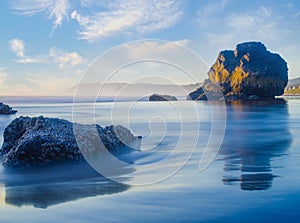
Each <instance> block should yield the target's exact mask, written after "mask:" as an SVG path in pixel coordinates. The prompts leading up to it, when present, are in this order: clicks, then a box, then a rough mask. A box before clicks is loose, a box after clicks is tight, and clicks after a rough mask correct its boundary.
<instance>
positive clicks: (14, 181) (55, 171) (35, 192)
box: [0, 164, 129, 208]
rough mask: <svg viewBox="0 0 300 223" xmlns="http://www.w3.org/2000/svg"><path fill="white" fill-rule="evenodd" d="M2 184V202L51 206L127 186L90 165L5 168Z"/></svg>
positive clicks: (40, 206)
mask: <svg viewBox="0 0 300 223" xmlns="http://www.w3.org/2000/svg"><path fill="white" fill-rule="evenodd" d="M1 178H2V179H1V182H4V185H1V186H0V187H1V188H0V191H1V192H0V196H1V198H2V200H3V203H2V204H1V205H3V204H4V205H7V204H9V205H14V206H23V205H27V206H34V207H36V208H47V207H49V206H51V205H56V204H60V203H65V202H70V201H74V200H78V199H82V198H87V197H94V196H99V195H108V194H114V193H120V192H123V191H126V190H128V189H129V186H128V185H125V184H121V183H117V182H114V181H111V180H108V179H106V178H104V177H102V176H101V175H99V174H98V173H97V172H96V171H94V170H93V169H92V168H91V167H89V166H88V165H87V164H80V165H78V164H77V165H62V166H57V167H53V168H51V169H37V170H30V171H28V170H24V171H20V170H18V171H17V170H3V173H2V176H1Z"/></svg>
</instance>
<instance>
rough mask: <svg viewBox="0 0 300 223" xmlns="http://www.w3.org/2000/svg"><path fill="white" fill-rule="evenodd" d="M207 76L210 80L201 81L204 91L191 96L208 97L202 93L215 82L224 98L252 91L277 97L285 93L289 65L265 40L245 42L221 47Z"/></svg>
mask: <svg viewBox="0 0 300 223" xmlns="http://www.w3.org/2000/svg"><path fill="white" fill-rule="evenodd" d="M208 77H209V81H207V82H206V83H204V84H203V85H202V88H204V91H203V90H202V91H201V90H200V89H198V90H196V91H195V92H192V93H191V94H190V96H189V97H190V98H191V99H192V100H206V98H205V97H203V96H201V94H203V93H204V92H205V93H206V92H210V91H211V90H210V89H211V85H212V84H217V85H218V86H219V88H220V89H221V90H222V92H223V94H224V97H225V100H246V99H247V98H249V97H250V96H251V95H255V96H257V97H256V98H255V100H258V99H259V98H262V99H264V98H274V97H275V96H278V95H282V94H283V93H284V89H285V86H286V85H287V82H288V67H287V63H286V62H285V60H284V59H283V58H282V57H281V56H280V55H279V54H276V53H271V52H269V51H268V50H267V48H266V47H265V46H264V45H263V44H262V43H260V42H246V43H241V44H238V45H237V46H236V49H235V50H234V51H233V50H224V51H221V52H220V53H219V55H218V58H217V60H216V62H215V63H214V64H213V65H212V67H211V68H210V70H209V72H208ZM196 92H199V93H200V94H199V95H197V94H196ZM193 98H195V99H193ZM217 99H218V98H217ZM249 100H254V98H253V97H252V96H251V97H250V99H249Z"/></svg>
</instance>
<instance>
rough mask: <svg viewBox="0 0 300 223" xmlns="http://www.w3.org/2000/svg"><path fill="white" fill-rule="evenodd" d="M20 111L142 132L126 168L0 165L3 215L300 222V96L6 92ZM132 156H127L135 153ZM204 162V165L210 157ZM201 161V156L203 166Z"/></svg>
mask: <svg viewBox="0 0 300 223" xmlns="http://www.w3.org/2000/svg"><path fill="white" fill-rule="evenodd" d="M0 101H3V102H7V103H9V104H10V106H12V107H13V108H14V109H17V110H18V113H17V114H15V115H10V116H5V115H1V116H0V135H1V136H0V143H1V145H2V142H3V137H2V135H3V131H4V129H5V127H6V126H7V125H8V124H9V123H10V122H11V121H12V120H13V119H15V118H17V117H19V116H40V115H44V116H46V117H57V118H62V119H67V120H70V121H74V122H80V123H86V124H89V123H93V122H94V123H97V124H100V125H102V126H105V125H110V124H121V125H124V126H126V127H128V128H129V129H131V131H132V132H133V133H134V134H135V135H141V136H142V137H143V139H142V143H141V148H140V150H138V149H136V150H135V151H134V152H132V153H131V154H127V156H129V158H130V160H131V162H130V163H129V167H128V168H127V171H125V172H122V171H117V172H118V173H117V174H116V176H114V178H113V179H112V178H111V176H106V177H103V176H101V175H100V174H98V172H96V171H95V170H94V169H92V168H91V167H90V166H89V165H86V164H80V165H75V166H69V165H61V166H56V167H53V168H41V169H35V170H30V171H26V170H25V171H24V170H23V171H16V170H7V169H4V168H3V167H2V166H1V167H0V222H22V223H23V222H30V223H35V222H44V223H45V222H49V223H50V222H51V223H52V222H69V221H71V222H120V221H121V222H130V223H132V222H288V221H289V222H296V221H298V219H299V217H300V212H299V207H300V178H299V172H300V165H299V160H300V137H299V134H300V100H294V98H288V99H287V101H286V103H277V104H263V105H262V104H255V103H254V104H253V103H252V104H238V103H233V104H230V105H229V104H228V105H226V106H224V105H220V104H219V105H218V104H217V105H214V104H210V103H207V102H192V101H177V102H147V101H145V100H139V101H134V100H131V99H130V98H124V99H123V100H119V101H114V100H113V99H112V98H105V99H103V100H97V102H95V103H94V102H92V101H90V100H88V99H82V100H81V101H77V103H75V104H73V99H72V98H71V97H34V98H29V97H27V98H26V97H18V98H16V97H10V98H0ZM127 158H128V157H127ZM203 160H204V164H205V165H204V164H203ZM201 162H202V163H201Z"/></svg>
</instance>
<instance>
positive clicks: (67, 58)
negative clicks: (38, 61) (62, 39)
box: [49, 47, 85, 67]
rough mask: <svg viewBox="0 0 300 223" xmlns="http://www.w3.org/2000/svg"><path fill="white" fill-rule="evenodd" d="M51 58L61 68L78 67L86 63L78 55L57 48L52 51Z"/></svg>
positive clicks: (50, 52)
mask: <svg viewBox="0 0 300 223" xmlns="http://www.w3.org/2000/svg"><path fill="white" fill-rule="evenodd" d="M49 56H50V58H52V59H53V61H54V62H55V63H57V64H59V66H60V67H63V66H65V65H71V66H76V65H79V64H82V63H83V62H85V60H84V59H83V58H82V57H81V56H80V55H79V54H78V53H76V52H71V53H68V52H64V51H62V50H60V49H57V48H55V47H52V48H51V49H50V51H49Z"/></svg>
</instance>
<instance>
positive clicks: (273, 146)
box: [220, 100, 292, 190]
mask: <svg viewBox="0 0 300 223" xmlns="http://www.w3.org/2000/svg"><path fill="white" fill-rule="evenodd" d="M275 102H276V103H275V104H274V103H272V104H264V105H263V106H261V105H260V104H253V103H252V104H243V105H242V104H232V105H229V106H228V110H227V127H226V133H225V137H224V142H223V145H222V147H221V148H220V154H221V155H222V157H223V158H222V160H224V161H225V164H224V170H225V172H226V174H225V176H224V178H223V182H224V184H226V185H234V184H236V182H238V183H239V184H240V188H241V189H242V190H267V189H269V188H270V187H271V186H272V181H273V179H274V177H276V175H274V174H273V169H274V168H273V167H272V164H271V163H272V160H273V158H275V157H280V156H282V155H284V154H286V152H287V151H286V150H287V149H288V148H289V146H290V145H291V140H292V136H291V134H290V132H289V121H288V108H287V105H286V104H285V103H281V102H283V101H282V100H281V101H280V100H279V101H275ZM279 102H280V103H279Z"/></svg>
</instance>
